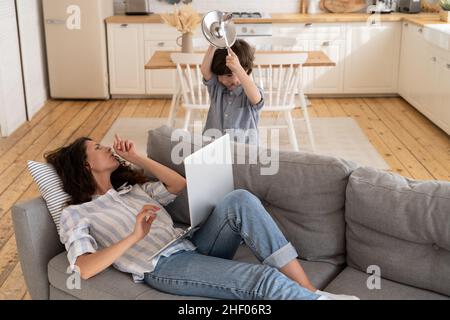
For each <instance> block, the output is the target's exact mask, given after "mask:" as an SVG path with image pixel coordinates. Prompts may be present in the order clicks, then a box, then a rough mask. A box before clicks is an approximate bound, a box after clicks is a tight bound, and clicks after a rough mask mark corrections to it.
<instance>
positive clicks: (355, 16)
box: [106, 13, 445, 26]
mask: <svg viewBox="0 0 450 320" xmlns="http://www.w3.org/2000/svg"><path fill="white" fill-rule="evenodd" d="M370 16H371V15H370V14H366V13H345V14H341V13H322V14H314V15H311V14H298V13H273V14H272V15H271V18H267V19H235V20H234V21H235V23H236V24H239V23H345V22H364V21H367V19H368V18H369V17H370ZM380 18H381V21H388V22H389V21H392V22H396V21H408V22H412V23H415V24H418V25H421V26H424V25H425V24H445V22H443V21H440V20H439V14H436V13H419V14H405V13H391V14H382V15H380ZM106 23H163V21H162V19H161V17H160V16H159V15H158V14H152V15H149V16H127V15H116V16H112V17H109V18H107V19H106Z"/></svg>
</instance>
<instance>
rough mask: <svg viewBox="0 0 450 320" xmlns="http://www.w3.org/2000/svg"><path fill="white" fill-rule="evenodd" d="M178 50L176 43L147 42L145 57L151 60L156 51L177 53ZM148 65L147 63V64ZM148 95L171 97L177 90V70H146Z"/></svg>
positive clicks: (162, 41)
mask: <svg viewBox="0 0 450 320" xmlns="http://www.w3.org/2000/svg"><path fill="white" fill-rule="evenodd" d="M177 49H178V46H177V45H176V43H175V41H173V40H172V41H164V40H160V41H145V56H146V57H148V58H150V57H151V56H152V55H153V53H154V52H155V51H156V50H167V51H175V50H177ZM146 63H147V62H146ZM145 80H146V94H151V95H159V94H167V95H170V94H172V93H173V92H174V90H175V83H176V71H175V70H146V71H145Z"/></svg>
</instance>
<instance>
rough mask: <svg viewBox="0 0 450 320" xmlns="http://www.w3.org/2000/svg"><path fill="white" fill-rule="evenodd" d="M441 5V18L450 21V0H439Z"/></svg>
mask: <svg viewBox="0 0 450 320" xmlns="http://www.w3.org/2000/svg"><path fill="white" fill-rule="evenodd" d="M439 4H440V5H441V8H442V10H441V13H440V15H441V20H442V21H445V22H449V23H450V0H439Z"/></svg>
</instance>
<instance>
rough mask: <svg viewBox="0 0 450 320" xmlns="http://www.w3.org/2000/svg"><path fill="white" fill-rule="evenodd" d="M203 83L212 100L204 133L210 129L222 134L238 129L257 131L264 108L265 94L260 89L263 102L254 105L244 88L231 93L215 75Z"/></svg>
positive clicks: (240, 87)
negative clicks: (260, 114)
mask: <svg viewBox="0 0 450 320" xmlns="http://www.w3.org/2000/svg"><path fill="white" fill-rule="evenodd" d="M203 83H204V84H205V85H206V86H207V87H208V92H209V97H210V100H211V105H210V108H209V112H208V118H207V120H206V124H205V128H204V131H203V132H205V131H206V130H208V129H218V130H220V131H221V132H222V133H226V132H227V131H229V130H236V129H240V130H243V131H247V130H249V129H254V131H255V132H256V131H257V129H258V122H259V112H260V111H261V109H262V108H263V107H264V92H263V90H262V89H261V88H260V87H258V89H259V92H260V93H261V101H259V102H258V103H257V104H256V105H252V104H251V103H250V101H249V100H248V98H247V95H246V94H245V91H244V88H242V86H239V87H237V88H236V89H234V90H233V91H230V90H228V89H227V88H226V87H225V86H224V85H222V84H221V83H220V82H219V81H218V78H217V75H214V74H213V76H212V78H211V79H210V80H209V81H206V80H204V79H203Z"/></svg>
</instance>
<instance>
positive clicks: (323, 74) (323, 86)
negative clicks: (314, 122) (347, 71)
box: [304, 40, 345, 94]
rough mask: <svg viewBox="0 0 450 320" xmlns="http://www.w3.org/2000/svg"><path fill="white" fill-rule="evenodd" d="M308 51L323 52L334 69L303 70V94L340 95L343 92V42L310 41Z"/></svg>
mask: <svg viewBox="0 0 450 320" xmlns="http://www.w3.org/2000/svg"><path fill="white" fill-rule="evenodd" d="M308 50H311V51H312V50H314V51H323V52H325V53H326V54H327V56H328V57H330V59H331V60H332V61H334V62H335V63H336V66H335V67H332V68H330V67H317V68H305V69H304V71H305V73H306V76H305V79H306V85H305V92H307V93H310V94H314V93H342V92H343V90H344V58H345V41H344V40H325V41H324V40H310V41H309V45H308Z"/></svg>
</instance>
